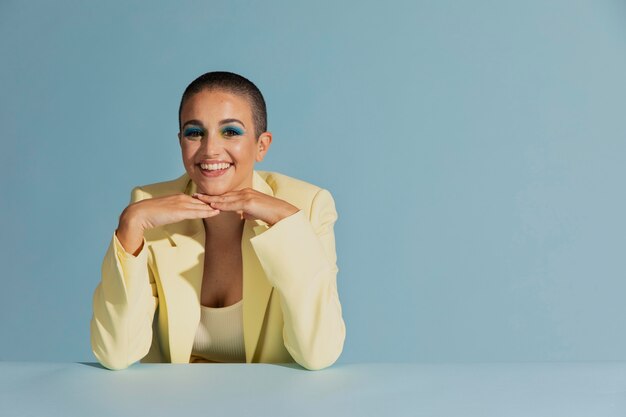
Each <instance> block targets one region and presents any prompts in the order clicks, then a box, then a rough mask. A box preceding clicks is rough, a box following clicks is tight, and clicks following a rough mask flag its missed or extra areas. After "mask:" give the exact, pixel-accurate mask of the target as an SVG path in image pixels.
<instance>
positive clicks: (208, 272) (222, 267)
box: [200, 244, 243, 308]
mask: <svg viewBox="0 0 626 417" xmlns="http://www.w3.org/2000/svg"><path fill="white" fill-rule="evenodd" d="M242 297H243V263H242V259H241V245H238V244H237V245H226V246H221V247H215V246H207V247H206V249H205V255H204V268H203V272H202V291H201V300H200V302H201V304H202V305H203V306H207V307H214V308H220V307H227V306H230V305H233V304H235V303H237V302H238V301H240V300H241V299H242Z"/></svg>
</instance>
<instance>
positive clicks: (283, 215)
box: [270, 204, 300, 227]
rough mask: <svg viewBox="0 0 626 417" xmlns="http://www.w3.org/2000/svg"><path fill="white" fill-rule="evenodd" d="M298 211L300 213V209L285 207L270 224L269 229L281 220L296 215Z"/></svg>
mask: <svg viewBox="0 0 626 417" xmlns="http://www.w3.org/2000/svg"><path fill="white" fill-rule="evenodd" d="M298 211H300V209H299V208H298V207H296V206H293V205H291V204H289V206H286V207H285V208H284V209H283V210H281V212H280V214H279V215H278V216H276V218H275V220H274V222H272V223H270V227H271V226H273V225H275V224H276V223H278V222H279V221H281V220H282V219H285V218H287V217H289V216H291V215H292V214H296V213H297V212H298Z"/></svg>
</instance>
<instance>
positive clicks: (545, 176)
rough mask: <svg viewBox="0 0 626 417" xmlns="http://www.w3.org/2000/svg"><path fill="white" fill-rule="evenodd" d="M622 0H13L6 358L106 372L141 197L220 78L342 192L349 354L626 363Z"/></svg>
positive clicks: (287, 167)
mask: <svg viewBox="0 0 626 417" xmlns="http://www.w3.org/2000/svg"><path fill="white" fill-rule="evenodd" d="M625 18H626V6H625V5H624V2H621V1H603V0H594V1H591V0H589V1H575V2H572V1H565V0H556V1H539V0H536V1H518V2H512V1H473V2H458V1H457V2H454V1H407V2H399V1H395V2H371V1H361V2H355V1H352V2H344V3H340V2H336V1H315V2H313V1H310V2H289V1H284V2H277V1H264V2H261V1H258V2H257V1H211V2H202V1H175V2H174V1H171V2H164V1H161V2H155V1H151V2H127V1H124V2H122V1H107V2H92V4H87V2H79V1H64V2H46V1H30V2H18V1H6V0H5V1H3V2H2V3H1V4H0V56H2V65H0V90H1V91H2V93H1V94H0V110H1V112H0V138H1V140H2V152H1V153H0V170H1V176H0V180H1V181H2V182H1V187H2V188H1V197H0V210H1V216H0V221H1V222H2V225H1V226H2V233H1V234H0V248H1V251H0V263H1V265H2V270H1V272H0V274H1V276H0V283H1V291H0V335H1V339H0V340H1V342H0V360H54V361H56V360H58V361H79V360H83V361H85V360H87V361H94V360H95V358H94V357H93V356H92V354H91V349H90V344H89V320H90V318H91V311H92V310H91V301H92V298H91V297H92V294H93V290H94V288H95V287H96V285H97V284H98V281H99V279H100V264H101V261H102V257H103V256H104V253H105V250H106V247H107V245H108V244H109V241H110V239H111V235H112V232H113V230H114V229H115V227H116V226H117V220H118V216H119V214H120V213H121V211H122V209H123V208H124V207H125V206H126V204H127V203H128V201H129V198H130V190H131V188H132V187H133V186H135V185H139V184H147V183H152V182H158V181H164V180H169V179H173V178H175V177H178V176H179V175H181V174H182V173H183V172H184V168H183V165H182V160H181V156H180V149H179V147H178V143H177V138H176V133H177V110H178V104H179V100H180V95H181V94H182V92H183V90H184V88H185V87H186V85H187V84H188V83H189V82H191V80H193V79H194V78H195V77H197V76H198V75H200V74H202V73H204V72H206V71H212V70H228V71H233V72H237V73H240V74H242V75H244V76H246V77H248V78H250V79H251V80H252V81H253V82H255V83H256V84H257V85H258V86H259V88H260V89H261V91H262V92H263V94H264V96H265V98H266V101H267V104H268V110H269V116H268V122H269V125H268V130H270V131H271V132H272V133H273V135H274V141H273V143H272V147H271V149H270V152H269V154H268V157H267V158H266V159H265V161H263V162H262V163H261V164H258V165H257V169H260V170H270V171H278V172H283V173H285V174H287V175H291V176H294V177H298V178H301V179H304V180H306V181H309V182H313V183H315V184H317V185H320V186H322V187H324V188H327V189H329V190H330V191H331V192H332V193H333V196H334V197H335V201H336V204H337V209H338V212H339V220H338V222H337V224H336V239H337V248H338V256H339V260H338V264H339V269H340V270H339V275H338V285H339V292H340V298H341V301H342V306H343V311H344V318H345V321H346V326H347V339H346V344H345V348H344V351H343V354H342V356H341V358H340V359H339V361H338V363H341V362H344V363H349V362H370V361H386V362H396V361H434V362H436V361H452V362H454V361H558V360H568V361H569V360H624V359H626V303H624V298H625V296H626V280H625V277H626V261H625V259H626V256H624V251H625V249H626V239H625V236H626V233H625V232H626V230H625V229H626V221H625V220H624V214H625V213H626V196H625V193H624V178H625V174H626V164H625V163H624V162H625V156H626V141H625V139H626V124H625V123H624V111H625V108H626V107H625V104H626V103H625V98H626V79H625V77H624V75H625V74H626V49H625V47H626V21H625Z"/></svg>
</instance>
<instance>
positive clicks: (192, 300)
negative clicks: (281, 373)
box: [91, 72, 346, 370]
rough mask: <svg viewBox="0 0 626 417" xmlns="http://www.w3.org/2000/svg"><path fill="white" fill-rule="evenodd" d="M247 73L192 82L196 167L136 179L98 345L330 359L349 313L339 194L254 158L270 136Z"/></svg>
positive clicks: (188, 110)
mask: <svg viewBox="0 0 626 417" xmlns="http://www.w3.org/2000/svg"><path fill="white" fill-rule="evenodd" d="M266 124H267V116H266V108H265V101H264V100H263V96H262V95H261V92H260V91H259V90H258V88H257V87H256V86H255V85H254V84H253V83H252V82H250V81H249V80H247V79H246V78H244V77H242V76H240V75H237V74H233V73H230V72H209V73H206V74H204V75H202V76H200V77H198V78H197V79H196V80H194V81H193V82H192V83H191V84H190V85H189V86H188V87H187V89H186V90H185V92H184V94H183V96H182V99H181V103H180V107H179V133H178V140H179V143H180V147H181V151H182V159H183V164H184V166H185V171H186V172H185V174H183V175H182V176H181V177H179V178H177V179H175V180H172V181H167V182H160V183H156V184H150V185H145V186H142V187H135V188H134V189H133V190H132V192H131V202H130V204H129V205H128V207H126V208H125V209H124V211H123V212H122V214H121V216H120V218H119V225H118V228H117V230H116V231H115V232H114V233H113V236H112V239H111V242H110V245H109V248H108V250H107V252H106V255H105V257H104V260H103V263H102V278H101V281H100V283H99V284H98V286H97V287H96V289H95V291H94V295H93V316H92V319H91V345H92V350H93V353H94V355H95V356H96V358H97V359H98V360H99V361H100V363H101V364H102V365H103V366H105V367H107V368H109V369H124V368H126V367H128V366H130V365H131V364H133V363H134V362H136V361H138V360H141V362H171V363H190V362H192V363H193V362H246V363H252V362H261V363H286V362H294V361H295V362H297V363H298V364H300V365H301V366H302V367H304V368H306V369H310V370H314V369H322V368H325V367H328V366H330V365H332V364H333V363H334V362H335V361H336V360H337V358H338V357H339V355H340V354H341V351H342V350H343V344H344V340H345V331H346V330H345V324H344V321H343V317H342V309H341V304H340V302H339V296H338V293H337V284H336V276H337V271H338V268H337V263H336V259H337V258H336V253H335V239H334V232H333V226H334V223H335V221H336V220H337V213H336V210H335V205H334V200H333V198H332V196H331V194H330V193H329V192H328V191H327V190H325V189H322V188H320V187H317V186H315V185H313V184H310V183H307V182H304V181H301V180H298V179H295V178H292V177H289V176H286V175H283V174H279V173H275V172H264V171H256V170H254V164H255V162H260V161H262V160H263V158H264V157H265V155H266V154H267V151H268V149H269V147H270V144H271V142H272V134H271V133H270V132H268V131H266V130H267V126H266Z"/></svg>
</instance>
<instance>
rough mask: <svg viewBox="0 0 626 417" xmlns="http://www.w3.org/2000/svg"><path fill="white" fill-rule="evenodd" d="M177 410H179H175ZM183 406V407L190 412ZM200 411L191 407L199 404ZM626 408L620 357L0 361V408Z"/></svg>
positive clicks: (572, 411) (499, 412) (443, 412)
mask: <svg viewBox="0 0 626 417" xmlns="http://www.w3.org/2000/svg"><path fill="white" fill-rule="evenodd" d="M181 413H185V414H181ZM192 413H193V414H192ZM199 413H201V414H199ZM218 413H221V414H222V415H228V416H290V417H300V416H323V417H328V416H335V415H336V416H359V417H360V416H385V417H391V416H412V417H414V416H429V417H435V416H463V417H471V416H480V417H488V416H497V417H504V416H532V417H540V416H550V417H558V416H564V417H576V416H584V417H603V416H620V417H624V416H626V362H576V363H565V362H545V363H536V362H533V363H359V364H335V365H333V366H331V367H330V368H326V369H323V370H319V371H308V370H306V369H303V368H301V367H299V366H298V365H296V364H214V363H194V364H141V363H136V364H134V365H132V366H131V367H129V368H127V369H125V370H122V371H110V370H108V369H105V368H103V367H101V366H100V365H99V364H97V363H87V362H79V363H49V362H0V416H3V417H5V416H6V417H13V416H15V417H18V416H19V417H23V416H90V417H94V416H95V417H97V416H142V415H147V416H149V417H154V416H168V417H171V416H172V415H188V416H191V415H207V416H211V415H218Z"/></svg>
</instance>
